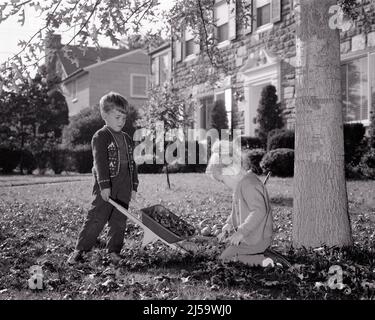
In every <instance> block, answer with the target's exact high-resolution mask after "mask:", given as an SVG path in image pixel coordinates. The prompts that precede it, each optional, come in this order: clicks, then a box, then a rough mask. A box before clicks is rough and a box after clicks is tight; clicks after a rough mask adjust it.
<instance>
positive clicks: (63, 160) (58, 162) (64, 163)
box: [49, 146, 70, 174]
mask: <svg viewBox="0 0 375 320" xmlns="http://www.w3.org/2000/svg"><path fill="white" fill-rule="evenodd" d="M69 154H70V150H69V149H65V148H63V147H62V146H57V147H56V148H54V149H53V150H52V151H51V152H50V157H49V167H50V168H51V169H52V170H53V171H54V172H55V174H60V173H61V172H63V171H68V170H69V163H70V161H69V158H68V157H69Z"/></svg>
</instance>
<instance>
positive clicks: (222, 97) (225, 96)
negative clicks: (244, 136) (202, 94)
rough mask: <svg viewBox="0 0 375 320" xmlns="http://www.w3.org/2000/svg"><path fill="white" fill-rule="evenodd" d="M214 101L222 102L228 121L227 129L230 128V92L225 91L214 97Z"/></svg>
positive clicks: (228, 90)
mask: <svg viewBox="0 0 375 320" xmlns="http://www.w3.org/2000/svg"><path fill="white" fill-rule="evenodd" d="M215 101H223V102H224V105H225V111H226V114H227V119H228V128H231V127H232V90H231V89H226V90H225V91H224V92H220V93H217V94H216V95H215Z"/></svg>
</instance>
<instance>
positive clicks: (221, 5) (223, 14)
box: [214, 1, 229, 43]
mask: <svg viewBox="0 0 375 320" xmlns="http://www.w3.org/2000/svg"><path fill="white" fill-rule="evenodd" d="M214 18H215V21H216V28H217V29H216V37H217V42H218V43H221V42H224V41H226V40H229V32H228V31H229V8H228V4H227V2H226V1H220V2H218V3H217V4H215V9H214Z"/></svg>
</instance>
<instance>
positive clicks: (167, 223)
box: [142, 205, 195, 239]
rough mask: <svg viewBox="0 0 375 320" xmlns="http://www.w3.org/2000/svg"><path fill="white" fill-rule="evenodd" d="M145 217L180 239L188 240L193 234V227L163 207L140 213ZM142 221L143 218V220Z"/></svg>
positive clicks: (155, 207) (151, 208) (153, 207)
mask: <svg viewBox="0 0 375 320" xmlns="http://www.w3.org/2000/svg"><path fill="white" fill-rule="evenodd" d="M142 212H143V213H144V214H145V215H147V216H148V217H150V218H151V219H152V220H154V221H155V222H157V223H158V224H159V225H161V226H163V227H164V228H166V229H168V230H169V231H171V232H172V233H174V234H175V235H177V236H179V237H180V238H183V239H184V238H189V237H191V236H192V235H194V233H195V229H194V227H193V226H191V225H189V224H188V223H186V222H185V220H183V219H181V218H179V217H178V216H176V215H175V214H174V213H173V212H171V211H169V210H168V209H166V208H165V207H163V206H160V205H157V206H152V207H150V208H147V209H144V210H143V211H142ZM143 219H144V218H143Z"/></svg>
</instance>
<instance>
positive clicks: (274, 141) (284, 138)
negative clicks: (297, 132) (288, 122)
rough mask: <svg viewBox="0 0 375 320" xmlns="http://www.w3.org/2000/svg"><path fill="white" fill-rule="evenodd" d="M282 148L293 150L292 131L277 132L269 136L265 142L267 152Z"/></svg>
mask: <svg viewBox="0 0 375 320" xmlns="http://www.w3.org/2000/svg"><path fill="white" fill-rule="evenodd" d="M282 148H283V149H284V148H286V149H293V150H294V131H292V130H279V131H275V132H274V133H273V134H271V135H269V138H268V141H267V150H268V151H270V150H275V149H282Z"/></svg>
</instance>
